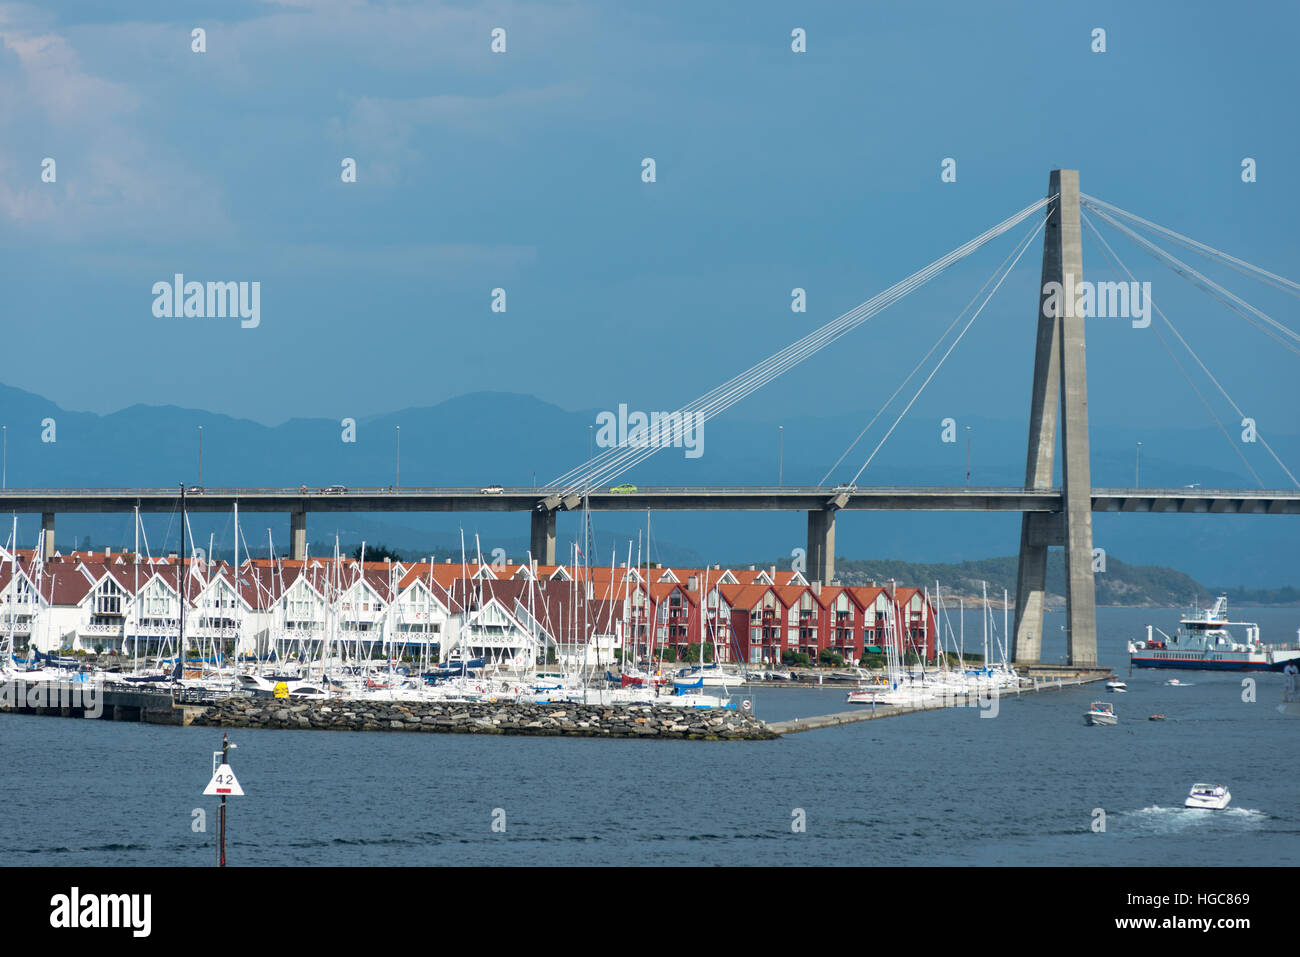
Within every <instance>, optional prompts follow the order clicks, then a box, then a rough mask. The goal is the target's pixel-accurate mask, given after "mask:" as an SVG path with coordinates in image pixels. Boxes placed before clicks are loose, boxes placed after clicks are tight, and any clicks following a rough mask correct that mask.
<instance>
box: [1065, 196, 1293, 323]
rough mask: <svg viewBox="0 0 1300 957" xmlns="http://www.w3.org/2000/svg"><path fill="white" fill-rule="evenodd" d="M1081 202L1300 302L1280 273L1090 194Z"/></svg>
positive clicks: (1290, 285)
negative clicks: (1153, 233) (1113, 214)
mask: <svg viewBox="0 0 1300 957" xmlns="http://www.w3.org/2000/svg"><path fill="white" fill-rule="evenodd" d="M1079 201H1080V202H1081V203H1082V204H1083V205H1084V206H1087V207H1088V208H1089V209H1092V210H1094V211H1096V212H1098V213H1100V212H1102V211H1103V210H1105V211H1107V212H1111V213H1115V214H1117V215H1119V216H1123V217H1124V218H1125V219H1128V220H1130V221H1131V222H1133V223H1136V224H1138V225H1140V226H1145V227H1146V228H1148V229H1151V230H1154V231H1155V232H1158V233H1160V234H1161V235H1163V236H1166V237H1168V238H1169V239H1172V240H1173V241H1174V242H1176V243H1178V244H1179V245H1180V246H1185V247H1186V248H1188V249H1191V250H1193V251H1195V252H1198V253H1200V254H1201V255H1202V256H1204V257H1205V258H1206V259H1217V260H1218V261H1219V262H1222V263H1224V264H1225V265H1227V266H1230V267H1232V268H1233V269H1235V270H1237V272H1239V273H1241V274H1242V275H1244V276H1250V277H1251V278H1252V279H1257V280H1259V281H1260V282H1262V283H1267V284H1268V285H1270V286H1272V287H1273V288H1274V289H1281V290H1282V291H1283V292H1285V293H1289V294H1290V295H1292V296H1295V297H1297V298H1300V282H1295V281H1293V280H1291V279H1287V278H1286V277H1285V276H1279V275H1277V273H1271V272H1269V271H1268V270H1267V269H1261V268H1260V267H1259V266H1255V265H1253V264H1251V263H1248V262H1246V261H1245V260H1244V259H1238V258H1237V257H1236V256H1230V255H1228V254H1227V253H1225V252H1223V251H1222V250H1219V249H1215V248H1214V247H1213V246H1208V245H1206V244H1205V243H1199V242H1197V241H1196V240H1195V239H1192V238H1190V237H1188V236H1184V235H1183V234H1182V233H1176V232H1174V231H1173V230H1172V229H1170V228H1169V227H1167V226H1161V225H1160V224H1159V223H1153V222H1151V220H1149V219H1143V218H1142V217H1141V216H1138V215H1137V214H1136V213H1130V212H1129V211H1128V210H1126V209H1120V208H1119V207H1118V206H1113V205H1111V204H1110V203H1107V202H1105V201H1103V200H1100V199H1098V198H1097V197H1096V196H1089V195H1088V194H1087V193H1080V194H1079Z"/></svg>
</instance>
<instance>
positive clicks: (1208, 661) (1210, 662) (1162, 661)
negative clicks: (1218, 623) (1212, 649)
mask: <svg viewBox="0 0 1300 957" xmlns="http://www.w3.org/2000/svg"><path fill="white" fill-rule="evenodd" d="M1219 654H1220V655H1222V654H1223V652H1220V653H1219ZM1293 660H1295V659H1293V658H1287V659H1285V660H1280V661H1279V660H1275V661H1274V662H1273V663H1272V664H1269V663H1268V662H1267V661H1265V660H1264V659H1263V658H1255V659H1251V658H1237V659H1224V658H1222V657H1215V658H1203V657H1201V656H1200V655H1188V656H1187V657H1186V658H1150V657H1145V656H1143V655H1130V656H1129V664H1131V665H1132V666H1133V667H1135V668H1177V669H1181V670H1184V671H1281V670H1282V669H1283V668H1284V667H1285V666H1286V663H1287V661H1293Z"/></svg>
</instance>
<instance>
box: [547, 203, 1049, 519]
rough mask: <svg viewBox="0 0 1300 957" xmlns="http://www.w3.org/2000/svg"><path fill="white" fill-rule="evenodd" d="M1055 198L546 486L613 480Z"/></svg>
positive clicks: (566, 488)
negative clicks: (641, 439) (638, 439)
mask: <svg viewBox="0 0 1300 957" xmlns="http://www.w3.org/2000/svg"><path fill="white" fill-rule="evenodd" d="M1052 199H1054V197H1051V196H1048V197H1045V198H1043V199H1042V200H1039V201H1037V202H1035V203H1033V204H1031V205H1030V206H1027V207H1025V208H1024V209H1022V210H1020V211H1019V212H1018V213H1015V214H1014V215H1012V216H1011V217H1009V218H1007V219H1005V220H1003V221H1002V222H1001V223H998V224H997V225H996V226H994V227H992V228H991V229H989V230H987V231H985V232H984V233H982V234H981V235H979V236H976V237H975V238H974V239H971V240H969V241H968V242H966V243H965V244H963V245H961V246H959V247H957V248H956V249H954V250H952V251H951V252H949V253H948V254H947V255H945V256H943V257H941V258H940V259H937V260H935V261H934V262H932V263H931V264H930V265H928V266H926V267H925V268H923V269H921V270H919V271H918V272H916V273H913V274H912V275H911V276H909V277H907V278H906V279H904V280H902V281H900V282H898V283H896V284H895V285H893V286H891V287H890V288H888V289H886V290H885V291H883V292H881V293H879V294H878V295H876V296H875V297H873V298H872V299H870V300H868V301H867V302H865V303H862V304H861V305H859V306H857V307H856V308H854V309H851V310H849V311H848V312H846V313H844V314H843V315H841V316H839V317H837V318H836V319H833V320H831V321H830V322H829V323H826V324H825V325H824V326H822V327H820V328H819V329H816V330H814V331H813V332H811V333H809V334H808V335H807V336H804V337H803V338H802V339H799V340H798V341H796V342H794V343H792V344H791V345H789V346H787V347H786V348H784V349H782V350H780V351H779V352H777V353H774V354H773V355H771V356H769V357H768V358H766V359H764V360H763V361H761V362H759V363H757V364H756V365H754V366H752V367H751V368H749V369H748V370H746V371H745V372H743V373H741V374H739V375H737V376H735V377H733V378H732V379H730V380H728V381H727V382H724V383H723V384H722V385H720V386H718V387H716V388H714V389H713V390H711V391H710V392H708V393H706V394H705V395H703V396H701V397H700V398H698V399H695V400H693V401H692V402H690V403H688V404H687V405H686V406H684V407H682V408H681V409H680V410H678V411H677V412H675V413H672V414H671V415H670V416H669V417H668V419H669V426H668V428H667V429H666V430H665V431H661V432H660V433H659V434H658V435H657V436H656V437H657V438H658V440H659V441H658V442H650V441H647V443H646V444H645V445H637V446H622V447H615V448H612V449H608V450H606V451H605V452H602V453H601V454H600V455H597V456H594V457H592V458H591V459H590V460H589V461H588V462H585V463H583V464H582V465H580V466H578V467H576V468H573V469H570V470H569V471H568V472H566V473H564V474H563V475H561V476H559V477H558V478H556V479H553V480H552V481H551V482H548V483H547V485H546V486H545V488H546V489H549V490H551V491H552V492H558V493H560V494H563V495H570V494H575V493H577V492H580V491H582V490H583V488H584V487H589V486H591V485H594V484H603V483H605V482H609V481H612V480H613V479H615V478H617V477H618V476H619V475H620V474H622V473H623V472H625V471H627V470H628V469H630V468H632V467H633V466H635V465H637V464H638V463H640V462H642V461H644V460H645V459H646V458H648V457H649V456H651V455H653V454H654V453H655V452H657V451H659V449H661V448H663V447H664V446H666V445H671V444H673V443H674V442H676V441H679V440H680V439H681V438H682V437H684V435H685V432H686V423H687V422H688V421H690V420H692V419H693V420H695V421H696V422H704V421H707V420H708V419H709V418H712V417H713V416H715V415H717V414H718V413H720V412H722V411H724V410H725V409H727V408H730V407H731V406H732V405H734V404H736V403H737V402H739V401H740V400H741V399H743V398H745V397H746V396H748V395H750V394H752V393H753V392H755V391H757V390H758V389H759V388H762V386H764V385H766V384H767V383H768V382H770V381H772V379H774V378H776V377H777V376H778V375H780V374H781V373H783V372H785V371H786V370H788V369H790V368H792V367H793V366H795V365H797V364H799V363H800V362H802V361H804V360H805V359H807V358H808V357H810V356H812V355H814V354H815V353H817V352H819V351H820V350H821V349H823V348H825V347H826V346H827V345H829V344H830V343H831V342H833V341H835V340H836V339H838V338H840V337H841V336H843V335H844V334H846V333H847V332H849V331H851V330H852V329H854V328H856V327H857V326H858V325H861V324H862V323H863V322H866V321H867V320H868V319H870V318H872V317H873V316H875V315H876V314H877V313H879V312H881V311H882V310H883V309H885V308H887V307H888V306H890V305H892V304H893V303H895V302H897V301H898V300H899V299H901V298H903V297H904V296H906V295H907V294H908V293H910V292H912V291H913V290H914V289H916V288H918V287H919V286H921V285H923V284H924V283H926V282H928V281H929V280H930V279H932V278H934V277H935V276H937V275H938V274H939V273H941V272H943V271H944V270H945V269H947V268H948V267H949V266H951V265H952V264H953V263H955V262H957V261H959V260H961V259H964V258H965V257H967V256H969V255H970V254H971V253H973V252H975V251H976V250H977V249H979V248H981V247H982V246H984V245H985V244H986V243H988V242H989V241H991V240H993V239H995V238H997V237H998V236H1001V235H1002V234H1003V233H1005V232H1007V231H1009V230H1011V229H1013V228H1015V227H1016V226H1017V225H1018V224H1020V223H1021V222H1023V221H1024V220H1025V219H1026V218H1028V217H1029V216H1031V215H1032V214H1033V213H1035V212H1037V211H1038V210H1039V209H1042V208H1043V207H1044V206H1046V205H1047V204H1048V203H1049V202H1051V201H1052ZM647 438H649V436H647Z"/></svg>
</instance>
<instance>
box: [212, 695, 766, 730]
mask: <svg viewBox="0 0 1300 957" xmlns="http://www.w3.org/2000/svg"><path fill="white" fill-rule="evenodd" d="M188 723H190V724H194V725H203V726H207V727H224V728H302V729H308V730H309V729H313V728H314V729H318V730H335V731H425V732H433V733H442V734H535V735H552V736H554V735H565V736H573V737H588V738H651V739H655V738H658V739H664V738H688V739H694V740H705V741H764V740H769V739H771V738H775V737H778V735H777V734H775V733H774V732H773V731H772V730H771V729H770V728H769V727H768V726H767V725H766V724H765V723H764V722H762V721H760V720H759V719H757V718H755V717H753V716H752V715H750V714H748V713H746V712H744V711H723V710H715V709H700V710H696V709H691V708H671V707H664V706H658V707H656V706H651V705H637V706H621V705H620V706H610V705H593V704H585V705H584V704H522V703H515V702H495V703H487V702H461V701H448V702H405V701H402V702H388V701H337V700H336V701H277V700H274V699H264V698H247V697H235V698H228V699H226V700H225V701H222V702H220V703H219V704H215V705H211V706H209V707H207V708H204V709H203V710H202V711H200V712H198V713H197V714H195V715H194V716H193V718H192V719H191V720H190V721H189V722H188Z"/></svg>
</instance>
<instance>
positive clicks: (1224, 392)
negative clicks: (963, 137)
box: [1081, 210, 1300, 488]
mask: <svg viewBox="0 0 1300 957" xmlns="http://www.w3.org/2000/svg"><path fill="white" fill-rule="evenodd" d="M1094 212H1096V210H1094ZM1081 215H1082V216H1083V219H1084V221H1085V222H1088V219H1087V216H1086V214H1081ZM1088 225H1089V228H1091V229H1092V232H1093V234H1094V235H1095V236H1097V238H1098V239H1099V240H1101V243H1102V246H1103V247H1105V249H1106V250H1107V251H1108V252H1109V253H1110V255H1111V256H1112V257H1113V258H1114V260H1115V261H1116V262H1117V263H1118V264H1119V266H1120V268H1121V269H1122V270H1123V271H1124V273H1125V274H1126V275H1127V276H1128V277H1129V279H1130V280H1133V273H1132V271H1131V270H1130V269H1129V268H1128V266H1126V265H1125V264H1124V262H1123V260H1121V259H1120V258H1119V254H1118V253H1116V252H1115V250H1114V249H1112V248H1111V246H1110V244H1109V243H1107V242H1106V240H1105V238H1104V237H1103V236H1102V235H1101V233H1100V232H1098V231H1097V227H1096V226H1094V225H1093V224H1092V223H1091V222H1088ZM1133 281H1136V280H1133ZM1151 308H1152V309H1153V310H1155V313H1156V315H1158V316H1159V317H1160V318H1161V319H1162V320H1164V323H1165V325H1167V326H1168V327H1169V330H1170V331H1171V332H1172V333H1173V334H1174V335H1175V336H1177V337H1178V341H1179V342H1180V343H1182V346H1183V348H1184V349H1186V350H1187V352H1188V354H1190V355H1191V357H1192V358H1193V359H1195V360H1196V364H1197V365H1198V366H1200V368H1201V371H1202V372H1204V373H1205V375H1206V377H1207V378H1208V379H1209V380H1210V381H1211V382H1213V383H1214V386H1215V388H1216V389H1218V390H1219V393H1220V394H1221V395H1222V396H1223V397H1224V399H1226V400H1227V402H1228V404H1229V405H1230V406H1232V410H1233V411H1234V412H1236V413H1237V415H1239V416H1241V417H1242V418H1243V419H1244V418H1247V416H1246V414H1245V413H1244V412H1243V411H1242V410H1241V406H1239V405H1237V403H1236V401H1234V400H1233V398H1232V396H1230V395H1229V394H1228V390H1227V389H1225V388H1224V387H1223V385H1222V383H1220V382H1219V380H1218V379H1217V378H1215V376H1214V373H1212V372H1211V371H1210V369H1209V367H1208V366H1206V364H1205V363H1204V362H1202V361H1201V357H1200V356H1199V355H1197V354H1196V350H1195V349H1193V348H1192V347H1191V345H1190V344H1189V343H1188V342H1187V340H1186V339H1184V338H1183V335H1182V333H1180V332H1179V331H1178V328H1177V327H1176V326H1175V325H1174V324H1173V322H1172V321H1170V319H1169V317H1168V316H1167V315H1165V312H1164V310H1163V309H1161V308H1160V306H1159V305H1158V304H1157V303H1156V301H1155V300H1154V299H1152V300H1151ZM1255 437H1256V438H1257V439H1259V443H1260V445H1262V446H1264V448H1265V449H1266V450H1267V451H1268V454H1269V455H1270V456H1272V457H1273V461H1274V462H1276V463H1277V465H1278V468H1280V469H1281V470H1282V471H1283V472H1285V473H1286V476H1287V478H1289V479H1290V480H1291V483H1292V484H1293V485H1295V487H1296V488H1300V481H1297V480H1296V477H1295V476H1294V475H1292V474H1291V470H1290V469H1288V468H1287V467H1286V465H1285V463H1283V461H1282V460H1281V458H1279V457H1278V454H1277V453H1276V452H1274V451H1273V447H1272V446H1271V445H1269V444H1268V442H1267V440H1265V438H1264V436H1263V434H1262V433H1260V431H1259V430H1258V429H1256V430H1255ZM1229 441H1231V436H1229ZM1233 448H1236V443H1233Z"/></svg>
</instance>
